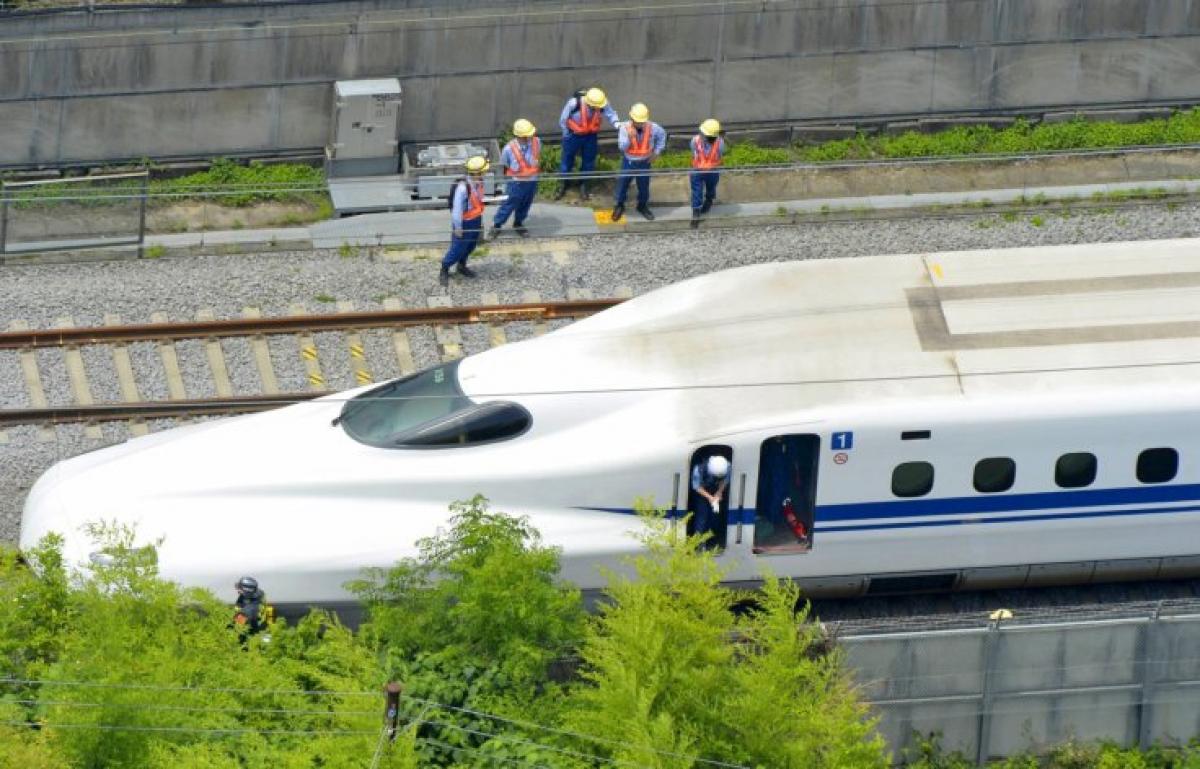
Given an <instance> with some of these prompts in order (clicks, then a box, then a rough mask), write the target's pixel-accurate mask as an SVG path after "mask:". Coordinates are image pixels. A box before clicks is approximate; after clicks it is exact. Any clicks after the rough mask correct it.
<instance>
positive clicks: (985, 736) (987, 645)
mask: <svg viewBox="0 0 1200 769" xmlns="http://www.w3.org/2000/svg"><path fill="white" fill-rule="evenodd" d="M1010 617H1012V612H1010V611H1009V610H1008V609H997V610H996V611H994V612H992V614H991V622H989V623H988V629H987V632H986V633H984V634H983V691H982V692H981V693H980V695H979V731H978V732H977V734H978V735H979V745H978V749H977V750H976V753H975V762H976V763H977V764H978V765H979V766H985V765H986V764H987V758H988V743H990V742H991V741H992V699H993V697H992V689H993V688H995V686H994V682H993V680H992V676H993V672H994V670H995V667H996V648H997V647H998V646H999V645H1000V644H999V642H1000V623H1001V622H1003V621H1004V620H1006V619H1009V618H1010Z"/></svg>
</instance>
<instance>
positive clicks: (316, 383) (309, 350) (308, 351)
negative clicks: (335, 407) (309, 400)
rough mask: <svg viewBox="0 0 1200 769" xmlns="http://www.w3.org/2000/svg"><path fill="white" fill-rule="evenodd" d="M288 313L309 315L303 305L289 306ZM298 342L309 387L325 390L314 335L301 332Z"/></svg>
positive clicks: (323, 376)
mask: <svg viewBox="0 0 1200 769" xmlns="http://www.w3.org/2000/svg"><path fill="white" fill-rule="evenodd" d="M288 312H290V313H291V314H293V315H307V314H308V310H306V309H305V308H304V305H302V304H292V305H289V306H288ZM298 340H299V342H300V357H301V358H303V359H304V368H305V369H306V370H307V371H308V384H309V386H310V387H312V389H314V390H323V389H325V375H324V374H322V373H321V362H320V361H318V360H317V343H316V342H314V341H313V337H312V334H310V333H308V332H301V333H300V334H299V336H298Z"/></svg>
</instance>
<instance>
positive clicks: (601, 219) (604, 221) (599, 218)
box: [592, 211, 625, 227]
mask: <svg viewBox="0 0 1200 769" xmlns="http://www.w3.org/2000/svg"><path fill="white" fill-rule="evenodd" d="M592 216H593V217H594V218H595V220H596V224H600V225H608V226H610V227H624V226H625V218H624V217H621V221H619V222H614V221H613V219H612V211H593V212H592Z"/></svg>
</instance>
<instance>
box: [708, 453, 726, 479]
mask: <svg viewBox="0 0 1200 769" xmlns="http://www.w3.org/2000/svg"><path fill="white" fill-rule="evenodd" d="M708 474H709V475H711V476H713V477H714V478H724V477H725V476H727V475H729V460H728V459H726V458H725V457H709V458H708Z"/></svg>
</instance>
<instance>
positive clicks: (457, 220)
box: [442, 180, 483, 269]
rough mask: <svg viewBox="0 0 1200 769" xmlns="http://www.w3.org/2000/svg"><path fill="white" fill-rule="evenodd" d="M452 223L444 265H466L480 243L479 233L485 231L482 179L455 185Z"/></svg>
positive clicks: (451, 211)
mask: <svg viewBox="0 0 1200 769" xmlns="http://www.w3.org/2000/svg"><path fill="white" fill-rule="evenodd" d="M450 225H451V227H452V231H451V234H450V248H449V250H447V251H446V255H445V256H443V257H442V267H445V268H447V269H448V268H450V267H453V266H454V265H456V264H460V265H463V266H466V264H467V257H468V256H470V255H471V252H472V251H474V250H475V246H477V245H479V234H480V233H481V232H482V231H483V181H482V180H479V181H474V180H467V181H461V182H457V183H456V184H455V185H454V205H453V206H452V208H451V210H450ZM460 233H461V234H460Z"/></svg>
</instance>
